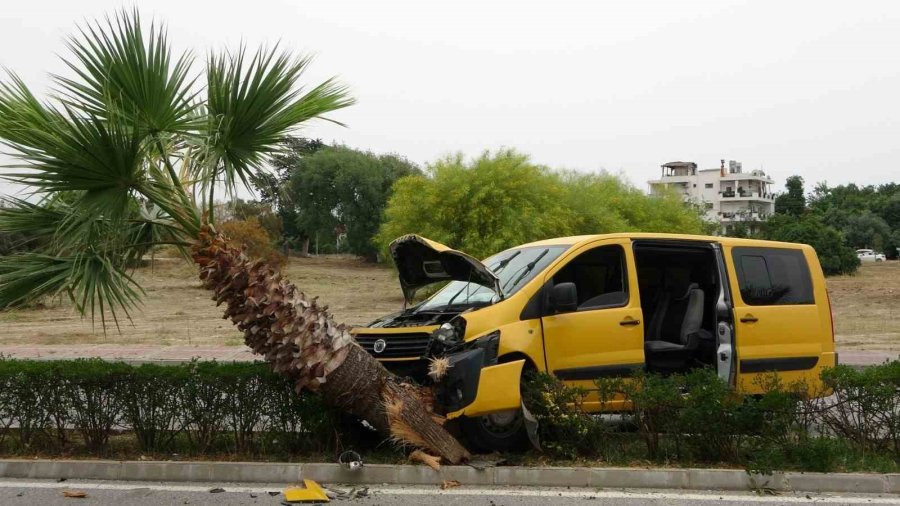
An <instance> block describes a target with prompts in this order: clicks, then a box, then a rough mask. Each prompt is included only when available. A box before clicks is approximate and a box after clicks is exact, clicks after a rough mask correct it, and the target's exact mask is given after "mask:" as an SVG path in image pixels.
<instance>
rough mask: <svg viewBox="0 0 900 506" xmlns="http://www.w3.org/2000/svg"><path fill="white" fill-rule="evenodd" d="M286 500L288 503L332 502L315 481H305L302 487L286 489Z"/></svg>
mask: <svg viewBox="0 0 900 506" xmlns="http://www.w3.org/2000/svg"><path fill="white" fill-rule="evenodd" d="M284 499H285V502H288V503H298V502H329V501H330V500H331V499H329V498H328V495H327V494H326V493H325V491H324V490H323V489H322V487H320V486H319V484H318V483H316V482H315V481H313V480H303V486H302V487H288V488H286V489H284Z"/></svg>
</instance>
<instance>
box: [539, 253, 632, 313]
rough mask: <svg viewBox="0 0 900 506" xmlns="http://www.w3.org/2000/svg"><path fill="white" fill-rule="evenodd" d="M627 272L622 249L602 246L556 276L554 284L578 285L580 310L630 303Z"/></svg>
mask: <svg viewBox="0 0 900 506" xmlns="http://www.w3.org/2000/svg"><path fill="white" fill-rule="evenodd" d="M627 279H628V270H627V268H626V267H625V250H624V249H623V248H622V246H620V245H611V246H600V247H598V248H594V249H592V250H589V251H585V252H584V253H582V254H580V255H578V256H577V257H575V258H574V259H573V260H572V261H571V262H569V263H568V264H566V266H565V267H563V268H562V269H560V270H559V272H557V273H556V274H555V275H554V276H553V284H558V283H575V287H576V289H577V290H578V310H579V311H584V310H589V309H601V308H604V307H617V306H624V305H625V304H626V303H628V281H627Z"/></svg>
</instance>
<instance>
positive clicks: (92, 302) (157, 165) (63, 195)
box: [0, 10, 353, 328]
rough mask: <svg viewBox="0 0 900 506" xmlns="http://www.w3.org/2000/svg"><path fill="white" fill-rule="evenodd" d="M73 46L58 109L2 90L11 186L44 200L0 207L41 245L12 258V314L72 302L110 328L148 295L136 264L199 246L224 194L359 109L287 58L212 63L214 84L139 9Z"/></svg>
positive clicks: (4, 226) (26, 93)
mask: <svg viewBox="0 0 900 506" xmlns="http://www.w3.org/2000/svg"><path fill="white" fill-rule="evenodd" d="M68 47H69V49H70V50H71V52H72V55H73V57H72V58H70V59H68V60H64V62H65V65H66V66H67V67H68V69H69V71H70V72H71V75H70V76H60V75H55V76H52V78H53V81H54V83H55V84H56V91H55V92H54V93H53V94H52V95H51V96H50V99H51V101H49V102H45V101H41V100H39V99H38V98H37V97H36V96H35V95H34V94H33V93H32V92H31V91H30V90H29V89H28V87H27V86H26V85H25V83H24V82H23V81H22V80H21V79H20V78H19V77H17V76H16V75H15V74H10V75H9V78H8V79H7V80H6V82H3V83H0V142H2V144H3V145H4V146H5V147H6V148H7V151H8V152H9V153H10V154H11V155H12V156H13V157H14V161H13V163H10V164H9V165H7V169H10V171H8V172H5V173H4V174H3V177H5V178H6V179H8V180H12V181H14V182H16V183H19V184H24V185H26V186H28V187H29V188H30V190H31V193H32V194H33V195H35V196H37V198H38V199H39V200H38V201H36V203H32V202H31V199H26V200H22V199H11V200H10V205H9V206H8V207H6V208H5V209H0V230H7V231H19V232H23V233H24V232H27V233H28V234H29V235H30V236H32V237H33V238H34V240H33V248H34V251H33V252H32V253H29V254H22V255H15V256H9V257H2V258H0V307H6V306H10V305H18V304H26V303H29V302H31V301H34V300H37V299H39V298H40V297H44V296H49V295H54V294H57V293H67V294H68V295H69V297H70V298H71V300H72V302H73V304H74V305H75V307H77V308H78V309H79V310H80V311H81V312H82V314H83V315H87V314H88V312H90V314H91V317H92V318H93V317H94V316H95V314H99V315H100V318H101V320H102V321H103V324H104V328H105V327H106V320H105V315H106V314H107V313H109V314H111V315H112V317H113V319H114V320H116V322H117V323H118V320H117V316H116V309H122V310H124V312H125V314H126V315H127V314H128V309H130V308H132V307H134V304H135V303H136V302H137V301H138V300H139V298H140V289H139V288H138V287H137V285H136V284H135V283H134V281H133V280H132V279H131V278H130V277H129V276H128V274H127V269H128V268H129V266H132V265H135V264H136V262H138V261H139V260H140V259H141V257H142V256H143V255H144V253H146V252H147V251H148V250H149V248H151V247H152V246H153V245H156V244H175V245H176V246H179V247H180V248H182V249H183V248H185V247H186V246H187V245H189V244H190V243H191V242H192V241H193V240H194V239H196V236H197V234H198V233H199V230H200V225H201V215H202V212H201V209H203V211H204V212H206V213H208V216H209V219H210V220H211V219H212V209H213V202H214V200H213V199H214V188H216V185H222V184H224V186H225V188H226V189H227V190H228V192H229V193H233V192H234V190H235V189H236V187H237V186H238V185H242V184H243V185H248V183H249V181H250V180H251V177H253V176H254V175H255V174H257V173H258V172H259V171H260V170H261V167H262V166H263V165H264V163H265V162H266V160H267V158H268V156H269V155H271V154H272V153H274V152H276V151H277V150H278V149H279V146H280V143H281V142H282V140H283V139H284V137H285V136H286V135H288V134H289V133H290V132H291V131H293V130H294V129H295V128H297V127H298V126H299V125H300V124H302V123H303V122H305V121H307V120H310V119H313V118H316V117H321V116H322V115H323V114H326V113H328V112H329V111H333V110H336V109H340V108H342V107H346V106H348V105H350V104H351V103H353V100H352V99H351V98H349V97H348V95H347V91H346V88H345V87H344V86H342V85H340V84H337V83H336V82H334V81H333V80H328V81H325V82H324V83H321V84H319V85H317V86H315V87H313V88H312V89H310V90H308V91H305V90H304V88H302V87H301V86H298V85H297V81H298V79H299V78H300V77H301V76H302V73H303V71H304V69H305V68H306V67H307V65H308V64H309V62H310V59H309V58H294V57H292V56H290V55H289V54H287V53H285V52H280V51H278V50H277V49H272V50H260V51H258V52H256V53H255V54H254V55H253V56H252V57H251V58H249V60H248V59H247V57H246V55H247V53H246V51H245V50H244V49H243V48H242V49H241V50H240V51H238V52H237V53H234V54H229V53H225V54H223V55H221V56H217V55H211V56H210V57H209V60H208V62H207V66H206V69H205V70H206V76H205V79H204V78H203V76H202V75H194V74H192V64H193V58H192V57H191V55H190V53H183V54H181V55H178V56H173V52H172V50H171V49H170V46H169V42H168V38H167V35H166V33H165V30H164V28H162V27H160V26H159V25H157V24H151V25H150V27H149V30H144V27H143V23H142V21H141V18H140V15H139V13H138V12H137V10H133V11H121V12H119V13H118V14H117V15H116V16H115V17H114V18H109V19H107V20H106V22H105V23H94V24H88V25H86V26H84V27H82V28H81V29H80V31H79V33H78V35H77V36H76V37H72V38H70V39H69V40H68ZM203 84H205V86H206V88H205V89H203V88H201V85H203ZM182 177H185V178H186V179H187V180H183V179H182ZM192 186H196V187H197V188H199V190H200V195H201V196H203V197H205V200H204V201H203V203H202V204H198V202H195V200H194V193H193V192H191V191H190V188H191V187H192Z"/></svg>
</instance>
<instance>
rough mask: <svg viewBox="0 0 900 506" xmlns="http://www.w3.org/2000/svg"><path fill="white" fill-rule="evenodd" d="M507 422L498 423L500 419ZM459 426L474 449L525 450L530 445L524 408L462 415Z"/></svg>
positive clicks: (471, 448) (483, 450) (484, 450)
mask: <svg viewBox="0 0 900 506" xmlns="http://www.w3.org/2000/svg"><path fill="white" fill-rule="evenodd" d="M507 417H509V422H508V423H507V424H498V423H497V422H498V421H501V422H505V421H506V418H507ZM459 427H460V429H461V430H462V433H463V435H464V436H465V437H466V442H467V443H468V447H469V449H470V450H473V451H482V452H495V451H498V452H510V451H516V450H523V449H525V448H526V447H527V446H528V434H527V433H526V432H525V420H524V418H523V416H522V410H521V409H517V410H515V412H513V413H498V414H496V415H485V416H476V417H471V418H470V417H466V416H464V417H462V418H460V420H459Z"/></svg>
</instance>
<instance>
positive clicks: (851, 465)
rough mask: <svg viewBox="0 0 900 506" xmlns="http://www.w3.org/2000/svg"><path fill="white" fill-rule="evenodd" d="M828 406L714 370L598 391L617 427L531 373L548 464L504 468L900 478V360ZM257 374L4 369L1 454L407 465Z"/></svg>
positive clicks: (854, 377) (830, 375) (98, 365)
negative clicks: (648, 465) (351, 458)
mask: <svg viewBox="0 0 900 506" xmlns="http://www.w3.org/2000/svg"><path fill="white" fill-rule="evenodd" d="M823 380H824V385H825V386H826V387H827V388H829V389H831V390H833V392H834V393H833V395H831V396H828V397H823V398H818V399H808V398H806V397H805V396H803V395H800V394H799V393H798V392H802V391H806V385H801V384H795V385H784V384H782V383H781V381H780V380H779V378H778V377H777V376H774V375H773V376H771V377H766V378H764V380H763V381H762V383H763V385H762V386H763V387H764V391H765V393H764V394H763V395H760V396H755V397H747V398H741V397H738V396H736V395H735V394H734V392H733V391H732V390H731V389H730V388H729V387H728V385H726V384H725V383H724V382H722V381H721V380H720V379H719V378H718V376H717V375H716V373H715V371H711V370H706V369H701V370H696V371H693V372H691V373H689V374H686V375H671V376H658V375H652V374H647V375H641V376H638V377H636V378H633V379H631V380H629V381H627V382H626V381H623V380H612V379H607V380H601V381H598V382H597V384H596V388H597V390H598V392H599V396H600V400H601V402H608V401H610V400H612V399H613V398H614V397H616V396H621V395H623V394H624V395H627V397H628V398H629V399H630V400H631V402H632V404H633V407H634V411H633V414H631V415H629V416H627V417H625V418H624V419H619V420H610V417H599V416H592V415H588V414H586V413H584V412H583V411H582V410H581V409H580V406H581V403H582V402H583V401H584V399H585V396H586V394H587V392H585V391H583V390H580V389H577V388H572V387H568V386H566V385H563V384H562V383H560V382H559V381H557V380H556V379H554V378H553V377H551V376H548V375H544V374H537V375H535V376H533V377H532V378H531V379H530V380H529V381H528V382H526V387H525V390H524V395H525V402H526V405H527V406H528V407H529V410H530V411H531V412H532V414H534V415H535V417H536V418H537V419H538V421H539V422H540V424H539V427H540V429H539V430H540V435H541V439H542V443H543V453H540V454H535V453H523V454H512V455H508V458H509V460H510V462H518V463H529V462H530V461H532V460H533V459H534V458H535V457H536V458H538V459H540V460H542V461H544V462H546V461H547V459H556V461H566V462H569V463H571V462H572V461H585V460H588V461H591V462H602V463H606V464H616V465H620V464H625V465H628V464H635V463H644V462H647V461H650V462H654V463H663V464H672V465H698V464H702V465H706V464H712V465H723V464H724V465H728V466H743V467H746V468H748V469H752V470H755V471H768V470H774V469H797V470H810V471H835V470H847V471H853V470H869V471H871V470H875V471H883V472H888V471H890V472H896V471H898V470H900V361H895V362H889V363H885V364H883V365H879V366H874V367H869V368H866V369H863V370H855V369H852V368H849V367H846V366H839V367H836V368H834V369H829V370H827V371H825V372H824V373H823ZM383 443H384V441H383V439H382V438H381V437H380V436H378V435H377V434H376V433H374V432H373V431H371V430H369V429H366V428H364V427H363V426H362V425H361V424H359V423H358V422H356V421H352V420H349V419H346V418H345V417H342V416H341V415H340V414H339V413H336V412H334V411H332V410H331V409H329V408H328V407H327V406H325V405H324V404H323V403H322V401H321V400H320V399H319V398H318V397H317V396H315V395H312V394H304V395H297V394H296V393H295V392H294V390H293V385H292V384H291V382H290V381H289V380H287V379H285V378H283V377H281V376H278V375H275V374H274V373H272V372H271V371H270V370H269V369H268V367H267V366H266V365H265V364H261V363H230V364H229V363H216V362H192V363H188V364H183V365H177V366H162V365H151V364H146V365H140V366H132V365H127V364H124V363H115V362H106V361H102V360H99V359H80V360H67V361H29V360H13V359H8V358H3V357H0V453H4V454H8V455H9V454H13V455H40V454H46V453H51V454H73V453H80V454H85V453H87V454H89V455H109V454H110V453H111V452H112V453H115V452H119V453H120V454H125V455H127V456H134V452H137V451H139V452H141V454H145V453H146V454H150V455H160V454H170V453H179V454H191V455H203V456H223V455H224V456H232V457H240V458H248V457H250V458H255V457H262V458H265V459H272V458H278V459H285V458H288V459H291V458H295V457H303V458H307V459H309V458H319V457H326V458H328V459H329V460H330V459H331V458H332V457H334V456H335V454H337V453H339V452H340V451H342V450H344V449H347V448H349V447H353V448H354V449H357V450H365V452H366V456H367V458H368V460H369V461H378V460H381V461H387V462H393V461H398V460H401V459H403V453H402V452H401V451H399V450H398V449H397V448H395V447H394V446H393V445H391V444H383Z"/></svg>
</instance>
